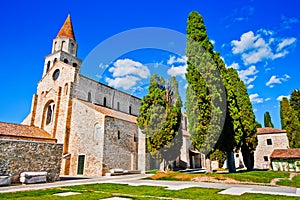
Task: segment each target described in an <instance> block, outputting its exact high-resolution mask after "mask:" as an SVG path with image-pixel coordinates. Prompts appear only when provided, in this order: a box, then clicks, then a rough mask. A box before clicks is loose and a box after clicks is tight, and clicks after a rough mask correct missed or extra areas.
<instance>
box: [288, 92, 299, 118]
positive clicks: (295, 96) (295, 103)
mask: <svg viewBox="0 0 300 200" xmlns="http://www.w3.org/2000/svg"><path fill="white" fill-rule="evenodd" d="M290 105H291V106H292V108H293V109H294V111H295V112H296V115H297V117H298V119H300V90H294V91H293V92H292V94H291V99H290Z"/></svg>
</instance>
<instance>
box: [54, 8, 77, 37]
mask: <svg viewBox="0 0 300 200" xmlns="http://www.w3.org/2000/svg"><path fill="white" fill-rule="evenodd" d="M58 37H68V38H71V39H73V40H75V35H74V31H73V26H72V21H71V16H70V14H68V17H67V19H66V20H65V22H64V24H63V26H62V27H61V29H60V31H59V32H58V34H57V36H56V38H58Z"/></svg>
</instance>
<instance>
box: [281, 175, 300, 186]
mask: <svg viewBox="0 0 300 200" xmlns="http://www.w3.org/2000/svg"><path fill="white" fill-rule="evenodd" d="M277 184H278V185H283V186H291V187H297V188H300V174H299V175H297V176H294V178H293V179H292V180H291V181H290V180H280V181H278V182H277Z"/></svg>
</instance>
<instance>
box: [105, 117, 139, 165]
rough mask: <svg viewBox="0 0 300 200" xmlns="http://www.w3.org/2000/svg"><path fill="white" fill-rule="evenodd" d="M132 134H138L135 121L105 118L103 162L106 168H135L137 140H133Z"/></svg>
mask: <svg viewBox="0 0 300 200" xmlns="http://www.w3.org/2000/svg"><path fill="white" fill-rule="evenodd" d="M118 131H119V134H120V138H118ZM134 135H138V128H137V126H136V124H135V123H130V122H126V121H123V120H118V119H115V118H111V117H106V118H105V132H104V150H103V152H104V155H103V163H104V164H105V166H106V168H107V169H110V168H114V169H115V168H121V169H124V170H136V169H137V167H138V166H137V158H138V155H137V154H138V142H135V141H134ZM137 141H138V140H137Z"/></svg>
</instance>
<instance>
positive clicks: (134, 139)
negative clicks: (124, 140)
mask: <svg viewBox="0 0 300 200" xmlns="http://www.w3.org/2000/svg"><path fill="white" fill-rule="evenodd" d="M138 140H139V138H138V134H136V133H135V134H134V138H133V141H134V142H138Z"/></svg>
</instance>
